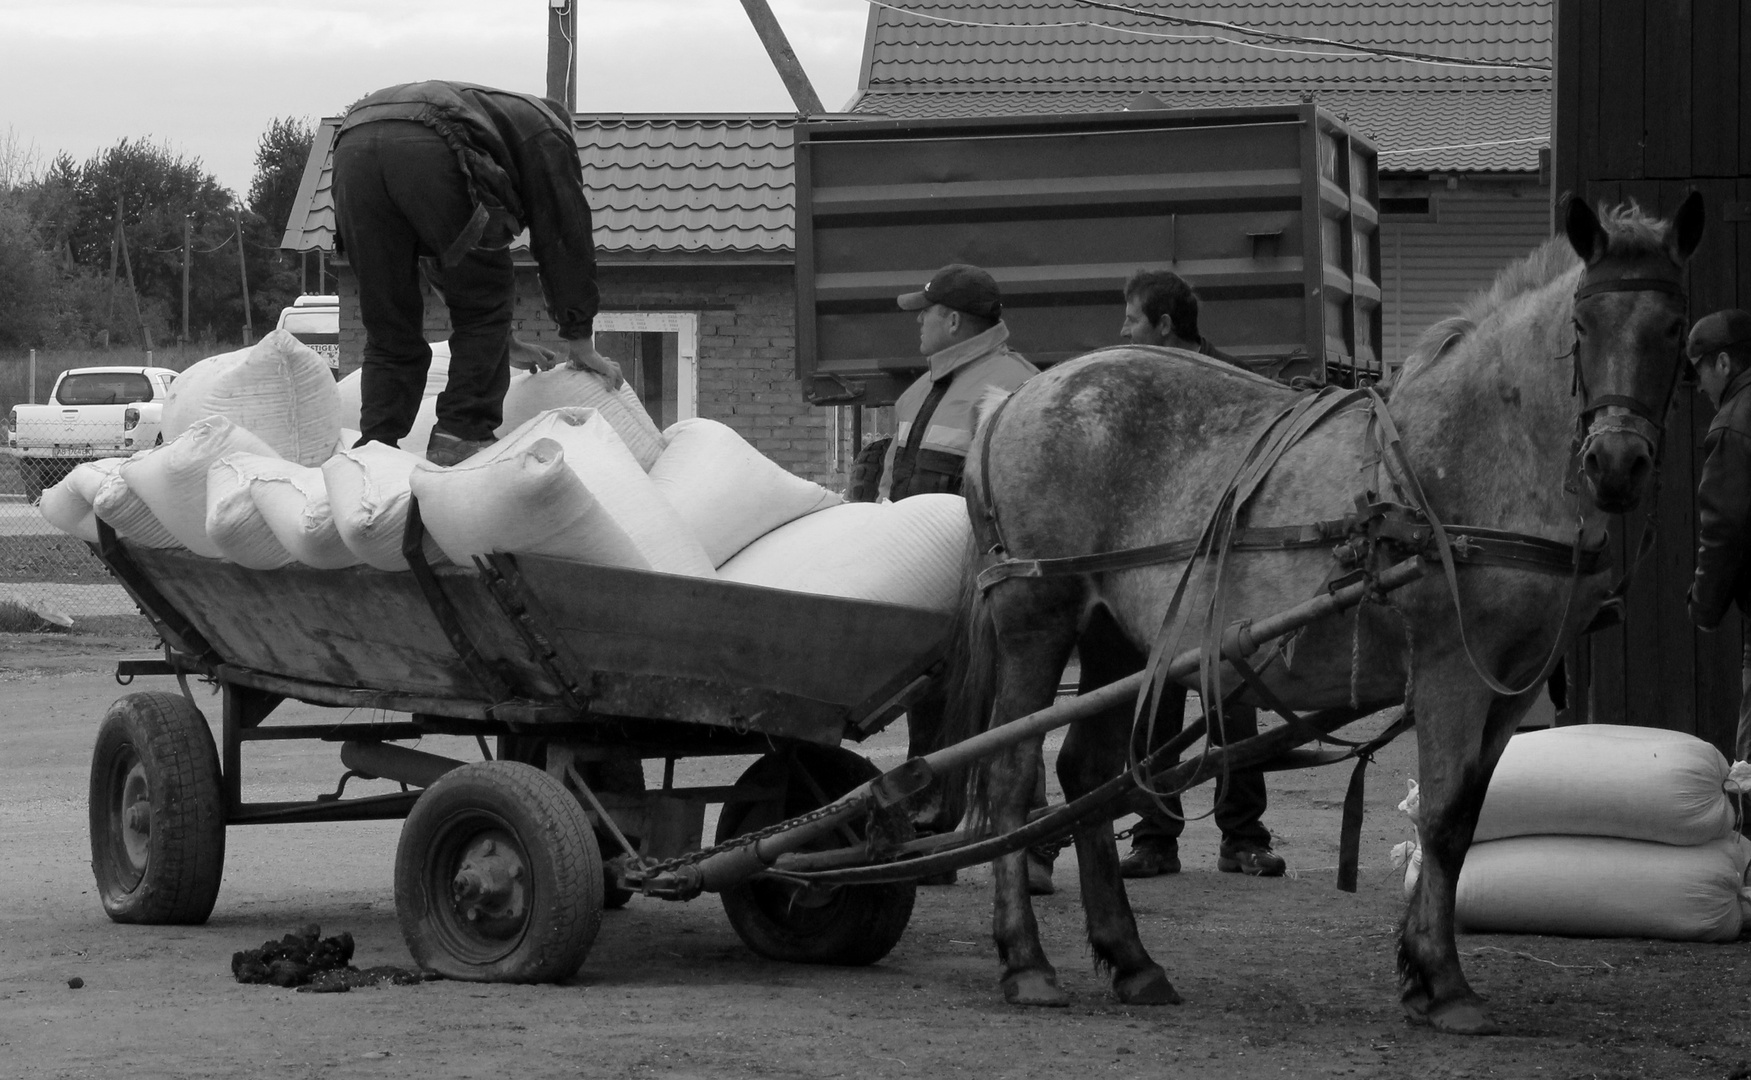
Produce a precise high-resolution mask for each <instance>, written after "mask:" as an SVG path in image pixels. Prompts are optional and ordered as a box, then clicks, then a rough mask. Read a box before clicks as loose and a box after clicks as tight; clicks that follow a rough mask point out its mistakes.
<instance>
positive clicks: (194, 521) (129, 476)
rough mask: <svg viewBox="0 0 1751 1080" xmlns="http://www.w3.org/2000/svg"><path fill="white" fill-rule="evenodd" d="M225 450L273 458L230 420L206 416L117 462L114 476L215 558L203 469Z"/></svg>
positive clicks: (189, 544)
mask: <svg viewBox="0 0 1751 1080" xmlns="http://www.w3.org/2000/svg"><path fill="white" fill-rule="evenodd" d="M227 454H259V455H261V456H262V457H270V458H271V457H277V456H278V454H276V453H275V451H274V449H273V447H271V446H269V445H268V444H267V443H265V442H263V441H262V440H261V439H258V438H256V437H255V435H254V434H253V433H251V432H248V431H245V430H244V429H243V428H241V427H238V426H237V425H236V424H235V423H233V422H232V421H230V420H229V419H227V418H225V417H223V416H209V417H207V418H205V419H203V420H197V421H196V422H195V423H194V424H192V425H190V426H189V427H188V428H187V429H186V430H185V431H183V433H182V434H180V435H178V436H177V437H176V438H174V439H171V440H169V441H167V442H166V443H165V444H164V445H163V446H157V447H153V448H152V449H151V450H146V451H143V452H141V453H138V454H135V455H134V456H133V457H131V458H129V459H128V460H127V461H124V462H122V467H121V468H120V469H119V470H118V471H117V475H118V476H120V477H121V478H122V479H123V480H124V481H126V482H127V485H128V488H129V490H131V491H133V492H134V493H135V494H136V495H138V496H140V498H141V499H143V500H144V501H145V503H146V505H147V506H148V507H150V508H151V510H152V514H153V516H154V517H156V518H157V519H158V521H159V522H160V523H161V524H162V525H163V526H164V527H165V528H166V529H169V530H170V534H171V535H172V536H174V537H176V539H177V542H178V543H179V544H181V545H182V546H183V547H185V548H188V549H189V550H190V551H192V552H194V553H195V554H197V555H205V556H206V557H207V558H209V559H217V558H221V557H222V556H221V552H220V551H219V548H218V546H217V545H215V544H214V543H213V542H212V541H211V540H209V539H207V470H208V469H210V468H212V466H213V462H215V461H218V460H219V459H220V458H222V457H224V456H226V455H227ZM105 520H108V519H107V518H106V519H105Z"/></svg>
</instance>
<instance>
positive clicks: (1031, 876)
mask: <svg viewBox="0 0 1751 1080" xmlns="http://www.w3.org/2000/svg"><path fill="white" fill-rule="evenodd" d="M1027 891H1028V895H1029V896H1051V895H1052V894H1053V893H1055V892H1057V891H1058V886H1056V885H1054V884H1052V864H1051V863H1049V862H1047V861H1046V860H1045V859H1042V858H1040V857H1039V856H1038V855H1035V854H1034V853H1033V852H1031V851H1030V852H1028V857H1027Z"/></svg>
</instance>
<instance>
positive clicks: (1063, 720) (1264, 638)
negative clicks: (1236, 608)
mask: <svg viewBox="0 0 1751 1080" xmlns="http://www.w3.org/2000/svg"><path fill="white" fill-rule="evenodd" d="M1422 576H1423V565H1422V559H1421V558H1420V557H1417V558H1410V559H1406V560H1404V561H1403V562H1400V563H1396V564H1394V565H1392V566H1390V567H1388V568H1387V569H1386V570H1384V571H1382V572H1381V573H1380V574H1379V575H1378V576H1377V577H1374V578H1372V579H1363V580H1360V581H1354V582H1351V583H1350V584H1347V585H1344V586H1342V587H1339V588H1335V589H1332V590H1331V591H1329V592H1326V593H1322V594H1321V595H1319V596H1316V597H1314V598H1313V599H1311V600H1307V601H1304V602H1302V603H1300V604H1297V605H1295V606H1294V607H1292V608H1289V609H1288V610H1286V611H1283V612H1279V613H1278V614H1276V615H1271V616H1268V617H1266V618H1262V619H1255V620H1253V622H1252V625H1251V627H1250V634H1249V636H1250V638H1251V641H1250V642H1249V643H1248V645H1250V648H1245V649H1244V650H1243V651H1244V652H1248V653H1250V652H1251V651H1253V650H1255V649H1256V648H1258V647H1259V646H1261V645H1263V644H1264V643H1266V642H1268V641H1271V640H1272V639H1274V638H1278V637H1281V636H1282V635H1284V634H1287V633H1289V632H1290V631H1293V630H1298V629H1300V628H1301V627H1303V626H1306V625H1307V624H1309V623H1312V622H1315V621H1317V620H1319V619H1323V618H1325V617H1326V616H1328V615H1334V614H1336V613H1338V612H1340V611H1345V610H1348V609H1349V608H1352V607H1355V606H1356V605H1357V604H1360V603H1362V602H1363V601H1365V600H1368V599H1370V598H1373V597H1376V596H1379V595H1380V594H1382V593H1387V592H1391V591H1392V590H1394V589H1398V588H1402V587H1403V586H1405V585H1408V584H1410V583H1411V582H1413V581H1416V580H1417V579H1418V578H1420V577H1422ZM1201 662H1202V650H1200V649H1188V650H1186V651H1185V652H1183V653H1180V654H1179V655H1178V656H1176V657H1174V659H1173V660H1172V661H1171V662H1170V663H1169V664H1168V665H1167V677H1168V678H1169V679H1181V678H1185V677H1187V676H1189V675H1192V674H1193V673H1195V672H1197V671H1198V669H1199V665H1200V664H1201ZM1142 685H1143V673H1141V672H1139V673H1138V674H1135V675H1130V676H1127V677H1125V678H1123V679H1120V680H1119V681H1117V682H1114V683H1110V684H1108V685H1106V686H1103V687H1101V688H1100V689H1098V690H1093V691H1090V692H1089V693H1086V694H1081V695H1079V696H1077V697H1073V698H1067V699H1065V700H1064V701H1060V702H1057V703H1055V704H1053V705H1049V706H1047V707H1046V708H1044V709H1041V710H1039V711H1038V712H1034V713H1029V714H1028V715H1026V716H1023V717H1020V718H1018V719H1016V720H1012V721H1010V722H1009V723H1007V724H1004V725H1002V726H1001V727H996V728H991V729H989V730H987V731H983V732H981V733H979V734H978V735H974V736H973V737H972V738H970V739H965V740H963V741H961V742H958V743H955V744H954V745H953V746H947V747H944V748H942V749H941V750H937V751H934V752H932V753H929V754H926V755H925V756H924V757H921V758H912V759H910V760H908V761H906V762H904V763H903V764H901V765H899V766H897V767H896V768H893V769H890V770H889V771H888V772H886V773H884V774H883V775H881V776H879V777H877V778H876V779H874V780H871V781H869V782H867V783H865V784H862V785H860V786H858V787H856V788H854V789H852V790H851V791H849V792H847V793H846V794H844V795H842V796H840V797H839V798H838V799H835V800H834V801H833V802H831V803H828V804H827V805H826V806H823V807H821V808H820V809H818V810H813V811H810V812H809V813H807V814H804V815H802V816H800V817H795V818H792V819H790V820H789V821H781V822H779V823H777V824H776V825H772V826H770V827H768V828H765V829H761V830H758V831H757V832H752V833H749V834H747V835H745V836H739V837H735V838H734V839H732V840H728V841H725V842H724V843H722V844H719V845H717V846H716V847H713V848H709V849H707V850H705V851H702V852H698V853H697V854H694V855H691V856H685V857H683V858H681V859H671V860H668V861H666V862H663V863H657V864H654V865H647V866H643V867H633V868H629V869H628V870H627V871H626V873H625V874H624V875H623V876H622V878H621V882H622V884H623V885H624V886H625V887H627V888H630V889H636V890H638V891H639V892H642V893H644V894H645V895H647V896H656V897H661V898H664V899H671V900H690V899H692V898H693V897H695V896H698V895H699V894H700V893H701V892H722V891H724V890H725V889H728V888H731V887H733V886H736V885H739V884H741V883H742V882H744V881H746V880H748V879H749V878H751V877H753V876H754V875H755V874H758V873H762V872H764V871H766V870H769V869H771V868H772V867H773V865H774V864H775V863H777V861H778V858H779V856H781V855H785V854H789V853H790V852H793V851H797V850H800V849H801V848H803V847H805V846H806V845H808V844H809V843H811V842H813V841H814V840H816V839H817V838H819V837H821V836H824V835H826V834H828V833H830V832H832V831H833V830H834V829H835V828H837V827H838V826H839V825H840V824H841V823H844V822H846V821H848V820H852V819H855V818H856V817H857V816H858V815H861V814H863V813H866V812H867V811H868V810H869V809H870V808H871V806H872V805H879V806H890V805H892V804H893V803H896V802H898V801H900V800H901V799H904V798H906V797H907V796H909V795H912V794H914V793H916V792H919V791H922V790H923V789H924V788H925V787H926V786H927V785H928V784H929V783H930V780H931V778H932V777H934V776H936V775H938V774H939V773H942V772H944V771H946V770H949V769H954V768H958V767H960V766H963V765H969V764H971V763H973V762H975V761H978V760H979V759H981V758H984V757H988V756H990V755H992V754H995V753H997V752H998V751H1000V750H1003V749H1005V748H1007V747H1010V746H1014V745H1016V744H1018V743H1022V742H1025V741H1026V740H1028V739H1037V738H1040V737H1041V736H1043V735H1045V734H1046V732H1048V731H1052V730H1054V729H1056V728H1061V727H1065V726H1067V725H1069V724H1072V723H1075V722H1076V721H1077V720H1081V719H1084V718H1086V717H1089V716H1095V715H1098V714H1099V713H1102V712H1105V711H1106V710H1108V709H1111V708H1114V707H1115V706H1120V705H1123V704H1125V703H1126V702H1127V701H1131V700H1134V699H1135V698H1136V696H1137V692H1138V690H1139V689H1140V688H1141V687H1142ZM979 861H987V860H984V859H981V860H979ZM933 869H934V868H933Z"/></svg>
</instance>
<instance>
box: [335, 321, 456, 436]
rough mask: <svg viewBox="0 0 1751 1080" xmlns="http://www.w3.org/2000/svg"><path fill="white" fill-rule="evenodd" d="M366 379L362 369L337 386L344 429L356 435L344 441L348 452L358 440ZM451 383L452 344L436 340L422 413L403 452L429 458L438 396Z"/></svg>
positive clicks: (421, 408) (427, 370)
mask: <svg viewBox="0 0 1751 1080" xmlns="http://www.w3.org/2000/svg"><path fill="white" fill-rule="evenodd" d="M363 378H364V369H363V368H359V369H357V370H355V371H353V372H351V373H349V374H348V375H347V377H346V378H344V379H342V380H341V381H340V382H338V383H335V384H334V388H335V393H336V394H337V395H338V397H339V400H340V414H339V415H340V426H341V430H342V431H343V432H345V431H348V430H350V431H352V432H353V437H352V438H351V439H346V440H344V441H343V443H342V445H341V449H342V450H346V449H349V448H350V447H351V446H352V445H353V443H356V442H358V441H359V436H358V431H359V410H360V407H361V406H360V393H361V383H360V380H361V379H363ZM449 381H450V343H449V342H448V341H434V342H432V366H431V367H429V368H427V369H426V388H425V390H424V392H423V393H421V394H420V405H419V411H418V412H416V413H414V417H413V427H411V428H409V429H408V432H407V434H406V435H404V436H402V438H401V444H400V448H401V449H403V450H406V451H407V452H408V453H410V454H413V455H415V456H417V457H420V458H424V457H425V456H426V443H428V442H430V441H431V438H432V428H433V427H434V426H435V425H436V424H437V422H438V395H439V394H441V393H443V392H444V386H445V385H446V384H447V383H449Z"/></svg>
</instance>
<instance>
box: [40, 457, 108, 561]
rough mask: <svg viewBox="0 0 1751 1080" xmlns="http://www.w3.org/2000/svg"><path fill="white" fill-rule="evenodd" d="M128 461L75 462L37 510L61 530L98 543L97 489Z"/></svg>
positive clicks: (44, 497) (49, 491) (43, 498)
mask: <svg viewBox="0 0 1751 1080" xmlns="http://www.w3.org/2000/svg"><path fill="white" fill-rule="evenodd" d="M125 460H127V459H126V458H119V457H114V458H103V459H101V460H99V461H85V462H81V463H80V464H78V465H75V466H74V467H73V470H72V471H71V472H69V473H68V474H67V475H66V476H65V477H63V478H62V480H61V482H60V483H58V484H56V485H55V486H54V487H52V488H49V489H47V490H46V491H44V492H43V496H42V498H41V499H40V500H38V502H37V505H36V508H37V512H38V513H40V514H41V515H42V516H43V520H45V521H47V522H48V523H49V524H50V525H53V526H54V527H55V528H57V529H60V530H61V531H62V532H64V533H69V534H71V535H73V536H77V537H78V538H79V539H81V540H83V541H85V542H86V543H88V544H95V543H97V512H96V511H95V510H93V509H92V504H93V503H94V502H95V501H96V500H97V489H98V488H99V487H101V486H102V485H103V482H104V481H105V480H107V479H109V478H110V477H112V476H114V475H115V472H116V470H117V469H119V468H121V465H122V462H123V461H125Z"/></svg>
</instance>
